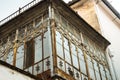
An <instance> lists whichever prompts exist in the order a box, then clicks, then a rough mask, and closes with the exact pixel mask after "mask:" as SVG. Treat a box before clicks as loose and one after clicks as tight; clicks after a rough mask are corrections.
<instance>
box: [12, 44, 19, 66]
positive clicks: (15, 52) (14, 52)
mask: <svg viewBox="0 0 120 80" xmlns="http://www.w3.org/2000/svg"><path fill="white" fill-rule="evenodd" d="M17 50H18V44H17V43H15V45H14V49H13V66H16V56H17Z"/></svg>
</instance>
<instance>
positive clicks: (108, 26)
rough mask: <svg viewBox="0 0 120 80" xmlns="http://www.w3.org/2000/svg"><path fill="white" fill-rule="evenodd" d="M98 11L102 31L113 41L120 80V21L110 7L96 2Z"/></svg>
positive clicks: (115, 62)
mask: <svg viewBox="0 0 120 80" xmlns="http://www.w3.org/2000/svg"><path fill="white" fill-rule="evenodd" d="M95 7H96V12H97V16H98V20H99V23H100V27H101V31H102V34H103V36H104V37H105V38H106V39H107V40H108V41H110V42H111V45H110V46H109V48H110V51H111V53H112V54H113V55H114V57H113V58H112V59H113V63H114V66H115V70H116V73H117V76H118V77H119V79H118V80H120V63H119V59H120V24H119V23H117V22H116V20H117V21H118V22H120V21H119V20H118V19H117V18H116V16H115V15H113V14H112V13H110V12H109V10H107V9H108V8H107V7H106V6H104V5H103V4H102V2H99V3H97V4H96V6H95Z"/></svg>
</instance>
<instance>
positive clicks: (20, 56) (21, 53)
mask: <svg viewBox="0 0 120 80" xmlns="http://www.w3.org/2000/svg"><path fill="white" fill-rule="evenodd" d="M23 60H24V46H23V45H21V46H20V47H19V48H18V50H17V59H16V67H18V68H20V69H23Z"/></svg>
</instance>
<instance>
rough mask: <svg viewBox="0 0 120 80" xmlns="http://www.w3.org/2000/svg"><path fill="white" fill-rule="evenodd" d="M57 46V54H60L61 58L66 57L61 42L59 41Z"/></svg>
mask: <svg viewBox="0 0 120 80" xmlns="http://www.w3.org/2000/svg"><path fill="white" fill-rule="evenodd" d="M56 46H57V54H58V56H60V57H61V58H64V57H63V47H62V45H61V44H59V43H56Z"/></svg>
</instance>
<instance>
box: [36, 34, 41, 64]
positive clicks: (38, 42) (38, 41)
mask: <svg viewBox="0 0 120 80" xmlns="http://www.w3.org/2000/svg"><path fill="white" fill-rule="evenodd" d="M40 60H42V38H41V36H38V37H37V38H35V63H36V62H38V61H40Z"/></svg>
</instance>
